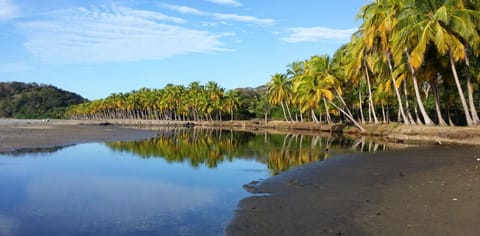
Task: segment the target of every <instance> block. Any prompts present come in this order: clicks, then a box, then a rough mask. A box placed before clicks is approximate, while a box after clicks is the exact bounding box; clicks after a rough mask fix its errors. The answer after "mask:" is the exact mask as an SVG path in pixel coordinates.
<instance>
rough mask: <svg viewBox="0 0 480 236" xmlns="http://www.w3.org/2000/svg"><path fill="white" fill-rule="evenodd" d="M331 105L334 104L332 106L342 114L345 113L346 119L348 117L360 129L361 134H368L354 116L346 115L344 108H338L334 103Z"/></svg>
mask: <svg viewBox="0 0 480 236" xmlns="http://www.w3.org/2000/svg"><path fill="white" fill-rule="evenodd" d="M329 102H330V101H329ZM330 104H332V106H334V107H335V108H337V109H338V110H339V111H340V112H341V113H343V114H344V115H345V116H346V117H348V119H349V120H350V121H351V122H352V123H353V124H354V125H355V127H357V128H358V129H360V131H361V132H366V130H365V128H363V127H362V126H361V125H360V124H359V123H358V122H357V121H356V120H355V119H354V118H353V117H352V116H350V115H349V114H348V113H346V112H345V111H344V110H343V109H342V108H340V107H338V106H337V105H335V103H333V102H330Z"/></svg>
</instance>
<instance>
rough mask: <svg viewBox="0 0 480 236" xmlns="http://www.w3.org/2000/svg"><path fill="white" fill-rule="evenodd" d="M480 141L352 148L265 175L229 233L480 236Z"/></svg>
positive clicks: (246, 200) (238, 212)
mask: <svg viewBox="0 0 480 236" xmlns="http://www.w3.org/2000/svg"><path fill="white" fill-rule="evenodd" d="M477 158H480V148H479V147H472V146H434V147H424V148H416V149H405V150H397V151H387V152H379V153H375V154H362V155H358V154H355V155H346V156H341V157H336V158H332V159H330V160H328V161H325V162H317V163H314V164H310V165H306V166H303V167H300V168H297V169H295V170H292V171H289V172H286V173H283V174H281V175H279V176H276V177H272V178H270V179H267V180H265V181H264V182H262V183H261V184H260V185H259V186H256V188H254V189H253V192H257V193H269V194H271V195H270V196H265V194H264V196H253V197H249V198H246V199H244V200H242V201H241V202H240V204H239V209H237V212H236V217H235V219H234V220H233V221H232V222H231V224H230V225H229V226H228V228H227V230H226V232H227V234H228V235H480V169H479V166H480V159H477Z"/></svg>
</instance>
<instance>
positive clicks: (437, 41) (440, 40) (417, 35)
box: [395, 0, 478, 125]
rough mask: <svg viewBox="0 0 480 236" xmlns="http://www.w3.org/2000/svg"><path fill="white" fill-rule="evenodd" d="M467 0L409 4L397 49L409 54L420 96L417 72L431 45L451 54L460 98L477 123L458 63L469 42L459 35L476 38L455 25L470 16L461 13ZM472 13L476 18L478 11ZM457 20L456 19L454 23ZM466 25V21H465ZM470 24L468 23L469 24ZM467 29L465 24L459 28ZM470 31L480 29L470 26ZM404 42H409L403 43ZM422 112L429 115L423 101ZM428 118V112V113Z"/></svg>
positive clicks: (427, 0)
mask: <svg viewBox="0 0 480 236" xmlns="http://www.w3.org/2000/svg"><path fill="white" fill-rule="evenodd" d="M462 7H463V1H461V0H454V1H453V0H447V1H444V0H425V1H413V2H411V3H409V4H407V5H406V6H405V8H404V9H403V11H402V13H400V15H399V21H398V26H399V27H398V28H399V30H398V33H397V37H396V40H395V41H396V42H397V45H396V47H397V51H402V50H403V51H404V53H405V54H406V56H407V59H408V64H409V66H410V70H411V72H412V76H413V79H414V86H415V93H416V95H417V97H419V95H418V93H419V92H418V85H416V84H417V79H416V74H415V73H416V71H417V70H418V69H420V67H421V66H422V64H423V62H424V60H425V58H424V57H425V53H426V51H427V49H428V45H430V44H431V45H434V46H435V48H436V50H437V52H438V54H439V55H447V56H448V57H449V60H450V66H451V70H452V73H453V77H454V80H455V85H456V87H457V91H458V94H459V96H460V101H461V103H462V106H463V110H464V112H465V118H466V121H467V124H468V125H473V124H474V120H473V119H472V116H471V113H470V109H469V107H468V105H467V102H466V100H465V96H464V92H463V88H462V86H461V83H460V79H459V77H458V73H457V69H456V65H455V64H456V62H458V61H460V60H464V59H465V45H464V44H463V43H462V40H461V38H460V37H459V36H462V35H464V36H465V37H467V36H468V37H472V35H474V33H472V32H470V33H465V32H461V31H459V29H457V27H454V26H452V24H458V22H461V20H460V19H461V18H468V17H466V16H458V15H456V14H460V12H458V11H461V8H462ZM461 13H465V14H468V13H471V15H472V16H470V17H474V15H475V14H474V12H471V11H470V12H464V11H461ZM453 21H455V22H453ZM464 25H465V24H464ZM466 26H468V25H466ZM459 28H463V27H459ZM467 29H468V30H469V31H475V32H476V33H477V34H478V32H477V31H476V30H474V29H471V28H470V27H468V28H467ZM402 42H406V43H407V44H405V43H402ZM419 107H420V109H421V112H422V114H426V112H425V110H424V107H423V105H421V104H420V103H419ZM424 118H426V117H425V115H424ZM475 122H477V121H475ZM425 123H426V124H429V123H431V120H428V119H427V120H425Z"/></svg>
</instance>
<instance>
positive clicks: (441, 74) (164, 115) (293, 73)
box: [70, 0, 480, 130]
mask: <svg viewBox="0 0 480 236" xmlns="http://www.w3.org/2000/svg"><path fill="white" fill-rule="evenodd" d="M358 18H359V19H360V20H361V21H362V24H361V26H360V28H359V29H358V31H357V32H356V33H355V34H354V35H353V36H352V39H351V41H350V42H349V43H347V44H346V45H344V46H342V47H341V48H339V49H338V50H337V52H336V53H335V54H334V55H333V57H330V56H326V55H317V56H312V57H311V58H309V59H307V60H305V61H296V62H292V63H291V64H290V65H288V69H287V71H286V72H285V73H277V74H274V75H273V76H272V77H271V80H270V82H269V83H268V84H267V88H266V89H264V90H260V91H259V90H257V91H253V94H251V95H247V94H249V93H240V92H239V91H238V90H231V91H228V92H226V93H225V92H224V89H222V88H221V87H219V86H218V85H217V84H216V83H214V82H209V83H208V84H207V85H205V86H201V85H200V84H199V83H198V82H194V83H192V84H190V85H189V86H188V87H184V86H181V85H168V86H167V87H165V88H164V89H160V90H148V89H145V90H140V91H135V92H133V93H130V94H120V95H119V94H113V95H112V96H110V97H108V98H107V99H103V100H98V101H94V102H92V103H90V104H85V105H82V106H77V107H75V108H73V109H72V110H70V115H71V116H72V117H74V118H88V119H92V118H137V119H177V120H179V119H187V120H202V119H205V120H213V119H217V120H221V119H222V117H223V116H224V115H225V113H228V114H230V118H231V119H234V117H235V116H234V115H235V114H237V115H239V116H237V117H236V118H252V117H257V118H259V117H264V118H265V119H267V118H268V117H269V115H270V114H274V116H273V118H276V117H277V116H278V115H281V116H283V118H284V119H285V120H288V121H312V122H317V123H332V122H343V123H346V122H348V123H353V124H354V125H356V126H357V127H358V128H359V129H361V130H363V128H362V124H364V123H367V122H369V123H375V124H379V123H388V122H390V120H395V121H398V122H402V123H404V124H426V125H447V124H449V125H478V124H479V123H480V119H479V116H478V113H477V109H478V106H479V103H480V102H479V93H480V83H479V81H480V60H479V58H478V56H479V54H480V4H479V1H477V0H423V1H415V0H376V1H370V2H368V3H367V4H366V5H365V6H363V7H362V9H361V10H360V12H359V15H358ZM241 94H242V95H246V96H244V97H242V96H241ZM114 101H115V102H114ZM240 114H242V115H240Z"/></svg>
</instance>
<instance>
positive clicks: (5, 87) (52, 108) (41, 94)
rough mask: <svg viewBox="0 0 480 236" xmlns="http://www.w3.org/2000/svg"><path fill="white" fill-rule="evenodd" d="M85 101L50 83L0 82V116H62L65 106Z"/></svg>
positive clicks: (26, 117)
mask: <svg viewBox="0 0 480 236" xmlns="http://www.w3.org/2000/svg"><path fill="white" fill-rule="evenodd" d="M84 102H87V100H86V99H85V98H83V97H81V96H80V95H78V94H75V93H72V92H68V91H64V90H61V89H59V88H57V87H54V86H51V85H43V84H37V83H21V82H0V118H18V119H35V118H64V113H65V110H66V108H67V107H69V106H72V105H76V104H80V103H84Z"/></svg>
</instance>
